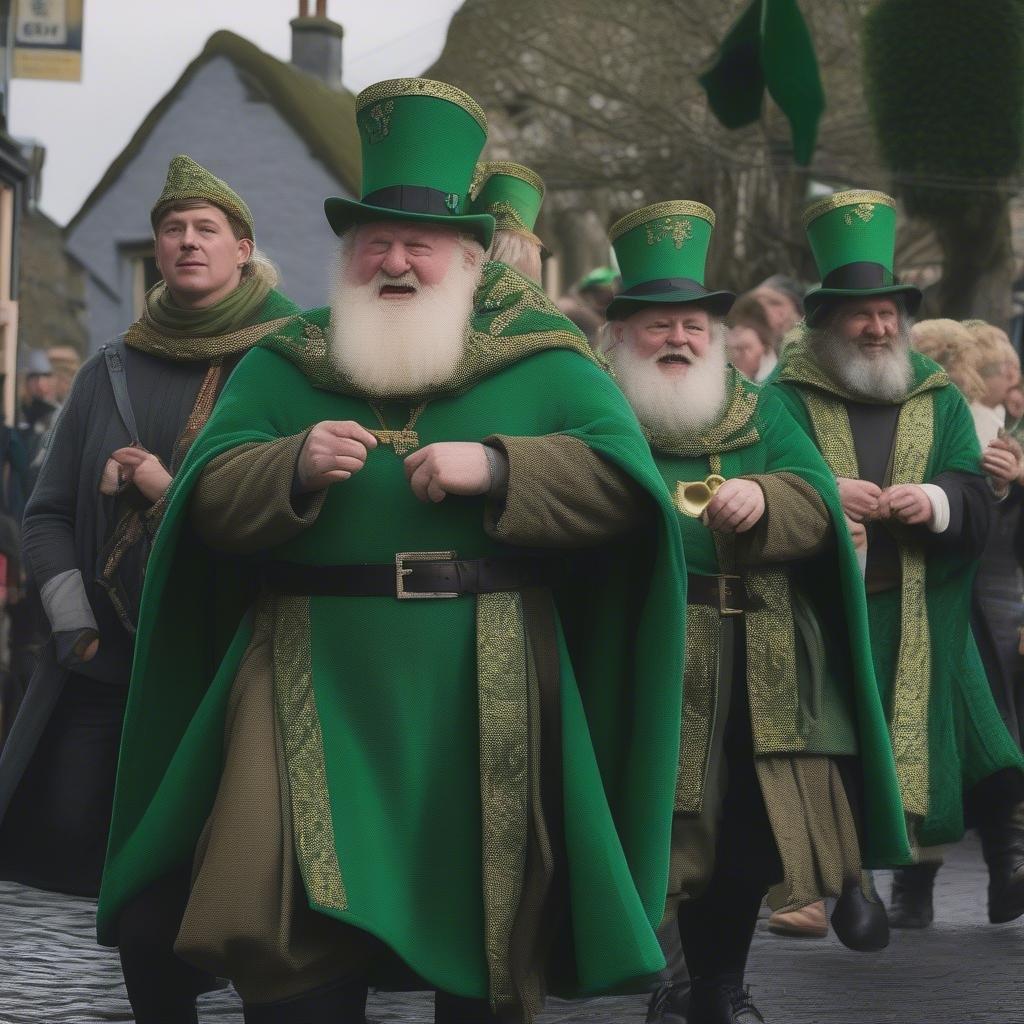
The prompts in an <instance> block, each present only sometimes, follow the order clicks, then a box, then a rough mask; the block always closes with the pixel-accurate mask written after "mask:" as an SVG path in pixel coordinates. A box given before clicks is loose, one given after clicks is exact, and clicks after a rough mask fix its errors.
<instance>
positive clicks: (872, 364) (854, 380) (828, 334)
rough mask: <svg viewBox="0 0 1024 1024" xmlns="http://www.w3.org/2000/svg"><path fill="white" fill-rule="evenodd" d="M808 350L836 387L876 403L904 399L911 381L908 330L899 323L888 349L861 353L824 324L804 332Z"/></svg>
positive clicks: (851, 343) (911, 370)
mask: <svg viewBox="0 0 1024 1024" xmlns="http://www.w3.org/2000/svg"><path fill="white" fill-rule="evenodd" d="M807 345H808V351H809V352H810V354H811V356H812V358H813V359H814V361H815V362H816V363H817V364H818V366H819V367H820V368H821V369H822V370H823V371H824V372H825V373H826V374H827V375H828V376H829V377H831V378H832V380H833V381H835V383H836V384H838V385H839V386H840V387H842V388H844V389H845V390H846V391H849V392H850V393H851V394H853V395H857V396H858V397H862V398H867V399H871V400H874V401H880V402H898V401H900V399H903V398H906V396H907V392H908V391H909V390H910V384H911V381H912V380H913V367H912V366H911V364H910V330H909V329H908V328H907V327H906V326H905V325H901V326H900V330H899V333H898V334H897V335H896V338H895V340H894V341H893V344H892V347H891V348H890V350H889V351H888V352H884V353H882V354H881V355H874V356H869V355H865V354H864V353H863V352H861V350H860V349H859V348H858V347H857V346H856V345H855V344H854V343H853V342H851V341H847V340H846V339H845V338H843V337H840V336H839V335H838V334H836V333H835V332H834V331H832V330H831V329H829V328H827V327H819V328H814V329H812V330H810V331H809V332H808V337H807Z"/></svg>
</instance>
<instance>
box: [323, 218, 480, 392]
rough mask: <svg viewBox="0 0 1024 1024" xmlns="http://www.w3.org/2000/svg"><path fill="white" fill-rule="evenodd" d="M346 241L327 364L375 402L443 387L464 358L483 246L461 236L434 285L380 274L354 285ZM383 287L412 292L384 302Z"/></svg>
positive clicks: (340, 254)
mask: <svg viewBox="0 0 1024 1024" xmlns="http://www.w3.org/2000/svg"><path fill="white" fill-rule="evenodd" d="M351 238H352V233H351V232H346V234H345V235H344V236H343V237H342V241H341V245H340V246H339V249H338V258H337V264H336V266H337V275H336V283H335V286H334V291H333V294H332V297H331V332H330V338H329V343H328V355H329V358H330V359H331V361H332V362H333V363H334V365H335V366H336V367H337V368H338V369H339V370H340V371H341V372H342V373H343V374H344V375H345V376H346V377H348V378H349V380H351V381H352V382H353V383H354V384H355V385H356V386H357V387H359V388H361V389H362V390H363V391H365V392H366V393H367V394H369V395H374V396H377V397H380V398H390V397H404V396H408V395H414V394H420V393H422V392H423V391H428V390H430V389H431V388H433V387H435V386H437V385H438V384H441V383H443V382H445V381H447V380H448V379H449V378H450V377H451V375H452V373H453V371H454V370H455V367H456V366H457V365H458V363H459V360H460V359H461V358H462V356H463V353H464V352H465V345H466V332H467V329H468V326H469V320H470V317H471V316H472V312H473V293H474V292H475V291H476V287H477V285H478V284H479V281H480V275H481V273H482V271H483V266H484V249H483V247H482V246H481V245H480V243H479V242H478V241H477V240H476V239H475V238H472V237H471V236H469V235H460V237H459V246H458V248H457V249H455V250H454V251H453V254H452V258H451V261H450V263H449V266H448V269H447V271H446V272H445V275H444V278H443V279H442V280H441V281H440V282H438V283H437V284H435V285H423V284H421V283H420V281H419V280H418V278H417V277H416V275H415V274H414V273H413V272H412V271H410V272H409V273H407V274H404V275H402V276H401V277H389V276H388V275H387V274H385V273H384V272H383V271H379V272H378V273H377V274H375V275H374V277H373V279H372V280H371V281H369V282H368V283H366V284H356V283H354V282H353V281H351V280H350V279H349V278H348V274H347V270H348V265H349V263H350V261H351V258H352V251H353V244H352V240H351ZM383 285H407V286H409V287H411V288H413V289H414V290H415V294H413V295H411V296H409V297H408V298H404V299H402V300H400V301H395V300H390V299H382V298H381V297H380V289H381V287H382V286H383Z"/></svg>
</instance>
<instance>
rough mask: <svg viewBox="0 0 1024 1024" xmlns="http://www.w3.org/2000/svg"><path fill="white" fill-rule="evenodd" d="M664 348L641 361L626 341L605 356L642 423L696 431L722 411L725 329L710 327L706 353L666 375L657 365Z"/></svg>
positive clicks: (714, 420) (674, 432) (676, 431)
mask: <svg viewBox="0 0 1024 1024" xmlns="http://www.w3.org/2000/svg"><path fill="white" fill-rule="evenodd" d="M668 351H670V349H669V347H668V346H665V348H664V350H662V351H661V352H659V353H658V355H657V356H655V357H654V358H653V359H645V358H644V357H642V356H638V355H637V354H636V353H635V352H634V351H633V349H632V347H631V346H630V344H629V342H628V340H625V339H624V340H623V341H622V342H621V343H620V344H618V345H615V346H614V347H613V348H612V349H611V350H610V351H609V352H608V353H607V356H608V361H609V362H610V363H611V365H612V369H614V370H615V376H616V379H617V380H618V383H619V387H620V388H622V393H623V394H624V395H625V396H626V399H627V400H628V401H629V404H630V405H631V406H632V407H633V411H634V412H635V413H636V415H637V419H638V420H640V422H641V423H642V424H643V425H644V426H645V427H649V428H650V429H651V430H654V431H658V432H659V433H665V434H670V435H675V436H678V435H680V434H699V433H700V432H701V431H703V430H706V429H707V428H708V427H711V426H713V425H714V424H715V423H717V422H718V421H719V420H720V419H721V418H722V415H723V413H724V412H725V405H726V399H727V397H728V396H727V395H726V391H725V383H726V368H727V367H726V361H725V332H724V330H723V329H722V328H721V326H720V325H716V326H715V327H714V328H713V329H712V333H711V345H710V347H709V348H708V351H707V355H705V356H704V358H703V359H700V360H697V361H696V362H693V363H691V364H690V368H689V369H688V370H687V371H686V373H685V374H682V375H679V374H673V375H672V376H669V375H668V374H666V373H665V372H663V371H662V370H661V369H660V368H659V366H658V358H659V357H660V356H663V355H664V354H665V353H666V352H668Z"/></svg>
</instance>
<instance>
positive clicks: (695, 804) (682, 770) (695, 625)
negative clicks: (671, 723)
mask: <svg viewBox="0 0 1024 1024" xmlns="http://www.w3.org/2000/svg"><path fill="white" fill-rule="evenodd" d="M719 632H720V626H719V618H718V613H717V612H716V611H715V609H714V608H712V607H711V606H710V605H706V604H691V605H687V608H686V667H685V670H684V672H683V725H682V735H681V737H680V742H679V768H678V772H677V774H676V801H675V812H676V813H677V814H678V813H684V814H700V812H701V807H702V806H703V803H704V785H705V782H706V780H707V771H708V759H709V758H710V756H711V738H712V736H713V735H714V732H715V714H716V712H717V708H718V671H719V666H718V644H719ZM730 682H731V681H730ZM727 685H729V683H727Z"/></svg>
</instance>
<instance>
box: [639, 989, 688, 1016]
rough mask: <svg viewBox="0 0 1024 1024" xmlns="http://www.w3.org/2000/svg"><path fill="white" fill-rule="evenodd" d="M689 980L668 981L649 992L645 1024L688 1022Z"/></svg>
mask: <svg viewBox="0 0 1024 1024" xmlns="http://www.w3.org/2000/svg"><path fill="white" fill-rule="evenodd" d="M689 1010H690V982H689V981H670V982H666V983H665V984H664V985H662V986H660V987H659V988H656V989H655V990H654V991H653V992H652V993H651V998H650V1002H648V1004H647V1024H688V1016H687V1015H688V1013H689Z"/></svg>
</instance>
